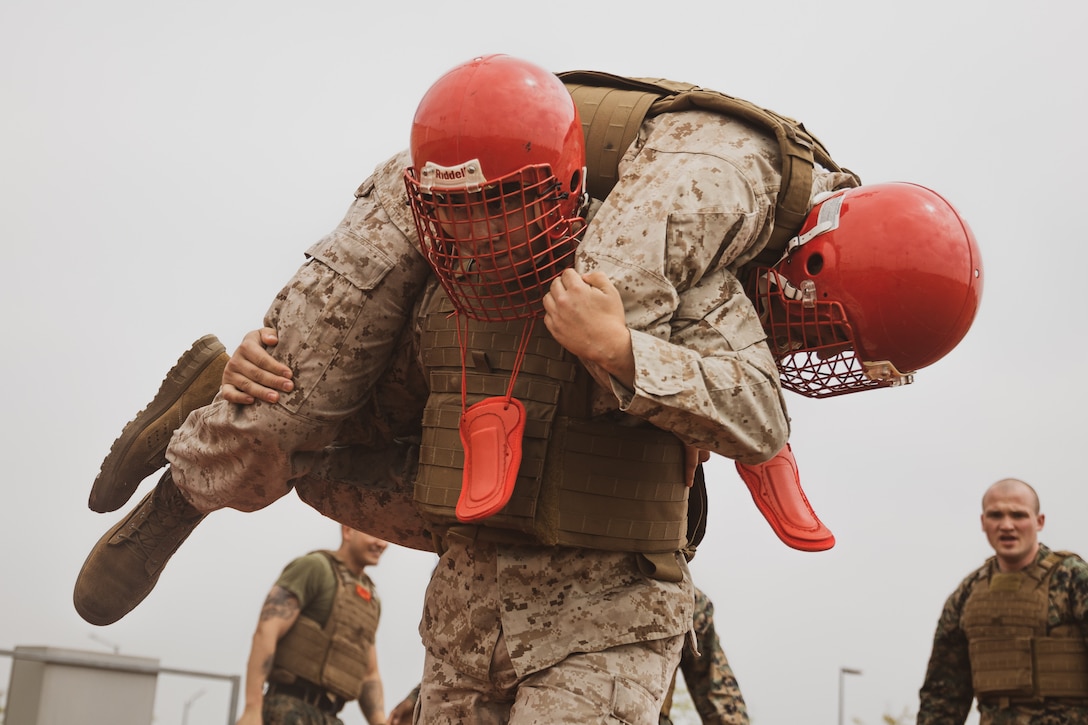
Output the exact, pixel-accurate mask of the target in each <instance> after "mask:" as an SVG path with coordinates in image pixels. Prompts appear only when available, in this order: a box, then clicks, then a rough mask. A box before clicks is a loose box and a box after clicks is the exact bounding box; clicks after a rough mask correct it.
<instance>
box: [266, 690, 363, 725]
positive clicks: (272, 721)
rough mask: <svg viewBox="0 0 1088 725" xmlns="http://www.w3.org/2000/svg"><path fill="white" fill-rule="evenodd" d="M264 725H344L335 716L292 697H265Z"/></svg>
mask: <svg viewBox="0 0 1088 725" xmlns="http://www.w3.org/2000/svg"><path fill="white" fill-rule="evenodd" d="M261 715H262V716H263V718H264V725H344V724H343V722H341V720H340V718H338V717H337V716H336V715H335V714H333V713H331V712H324V711H322V710H318V709H317V708H316V707H314V706H313V705H311V704H309V703H307V702H303V701H302V700H300V699H298V698H297V697H291V696H290V695H265V698H264V707H263V708H262V709H261Z"/></svg>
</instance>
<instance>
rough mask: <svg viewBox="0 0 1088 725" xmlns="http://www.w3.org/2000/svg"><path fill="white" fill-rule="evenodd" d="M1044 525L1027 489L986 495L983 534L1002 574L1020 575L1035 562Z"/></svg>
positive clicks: (992, 491) (994, 491)
mask: <svg viewBox="0 0 1088 725" xmlns="http://www.w3.org/2000/svg"><path fill="white" fill-rule="evenodd" d="M1044 521H1045V517H1044V515H1043V514H1040V513H1037V512H1036V510H1035V500H1034V498H1033V497H1032V495H1031V492H1030V491H1028V490H1027V489H1026V488H1022V487H1014V488H1004V489H1001V488H998V489H994V490H991V491H990V492H989V493H987V494H986V498H985V500H984V501H983V507H982V530H983V532H985V534H986V538H987V540H988V541H989V542H990V546H992V547H993V549H994V553H996V554H997V560H998V564H999V565H1000V567H1001V570H1002V571H1019V570H1020V569H1023V568H1024V567H1025V566H1027V565H1029V564H1031V563H1032V562H1033V561H1034V560H1035V554H1036V553H1037V552H1038V549H1039V532H1040V531H1041V530H1042V528H1043V522H1044Z"/></svg>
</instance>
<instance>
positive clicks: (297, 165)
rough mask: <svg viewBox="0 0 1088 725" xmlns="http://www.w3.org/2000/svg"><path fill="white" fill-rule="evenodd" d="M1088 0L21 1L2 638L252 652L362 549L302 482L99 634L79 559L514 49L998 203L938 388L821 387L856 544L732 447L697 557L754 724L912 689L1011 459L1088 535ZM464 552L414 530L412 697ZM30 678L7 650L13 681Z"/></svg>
mask: <svg viewBox="0 0 1088 725" xmlns="http://www.w3.org/2000/svg"><path fill="white" fill-rule="evenodd" d="M1086 21H1088V6H1086V5H1085V4H1084V3H1082V2H1079V1H1077V0H1064V1H1063V0H1055V1H1044V2H1035V3H1028V2H1009V1H1006V0H957V2H947V0H942V1H940V2H933V1H928V0H927V1H925V2H912V3H886V2H872V1H871V0H858V1H852V0H851V1H846V2H837V1H835V0H832V1H830V2H825V3H814V2H799V1H798V0H784V1H783V2H776V3H764V2H756V1H751V2H747V3H743V4H740V3H733V2H693V1H690V0H670V1H669V2H660V3H650V2H643V1H641V0H638V1H629V2H624V3H613V2H597V3H589V2H586V3H573V2H568V1H567V0H553V1H552V2H550V3H544V4H535V3H528V4H527V3H514V2H501V3H500V2H462V3H434V2H424V3H418V4H417V3H410V2H386V3H382V2H362V1H361V0H357V1H356V2H348V1H347V0H317V1H316V2H308V3H298V2H282V1H281V0H262V2H256V1H255V0H227V1H226V2H224V1H222V0H217V1H216V2H211V1H209V0H193V1H192V2H188V3H172V4H164V3H148V2H143V1H139V2H138V1H136V0H101V1H100V2H96V3H84V2H76V1H75V0H5V2H4V3H3V4H2V5H0V102H2V107H3V111H2V113H0V240H2V243H3V249H4V269H5V270H6V272H5V273H4V277H5V282H4V284H3V285H2V287H0V303H2V309H3V310H4V319H5V326H6V332H5V334H4V345H3V354H2V355H0V378H2V379H3V380H6V381H7V383H6V384H7V386H8V387H7V389H6V392H5V394H4V395H3V396H2V398H0V400H2V401H3V407H4V411H5V416H4V418H5V426H4V429H5V434H4V436H3V438H2V444H0V455H2V459H0V470H3V472H4V478H5V480H4V482H3V494H2V495H3V503H2V504H0V582H3V590H4V596H3V600H2V601H3V604H2V610H0V611H2V616H0V649H13V648H14V647H16V646H18V645H38V646H51V647H59V648H72V649H86V650H90V651H97V652H103V651H109V648H110V647H112V646H116V647H118V648H119V649H120V651H121V652H122V653H123V654H131V655H141V656H148V657H155V658H158V659H159V660H160V662H161V663H162V665H164V666H167V667H172V668H179V669H193V670H201V671H211V672H217V673H223V674H241V673H242V672H243V669H244V666H245V660H246V656H247V653H248V649H249V643H250V636H251V634H252V631H253V626H254V623H255V619H256V616H257V613H258V611H259V610H260V606H261V603H262V601H263V600H264V597H265V594H266V593H267V590H268V588H269V586H270V585H271V584H272V582H273V581H274V579H275V578H276V576H277V574H278V573H279V571H280V569H281V568H282V566H283V565H284V564H285V563H286V562H287V561H288V560H289V559H290V558H291V557H293V556H295V555H297V554H300V553H303V552H305V551H309V550H311V549H313V548H318V547H334V546H335V545H336V544H337V542H338V533H337V528H336V526H335V524H333V523H332V522H331V521H329V520H327V519H323V518H322V517H320V516H319V515H317V514H316V513H315V512H313V511H312V510H311V509H309V508H308V507H306V506H305V505H304V504H302V503H301V502H299V500H298V499H297V498H295V497H294V496H293V495H292V496H290V497H288V498H286V499H283V500H282V501H280V502H278V503H276V504H275V505H273V506H271V507H269V508H268V509H266V510H264V511H261V512H258V513H255V514H240V513H237V512H234V511H225V512H220V513H216V514H214V515H212V516H211V517H209V519H208V520H207V521H206V522H205V523H204V524H202V525H201V526H200V528H198V529H197V531H196V532H195V534H194V535H193V537H192V538H191V539H190V540H189V542H188V543H186V544H185V545H184V546H183V547H182V549H181V550H180V552H179V553H178V555H177V556H175V558H174V560H173V561H172V562H171V563H170V565H169V566H168V567H167V569H166V572H165V574H164V575H163V578H162V580H161V581H160V583H159V586H158V588H157V589H156V590H155V591H154V592H153V593H152V595H151V596H150V597H149V598H148V599H147V601H146V602H144V604H143V605H142V606H140V607H139V608H138V609H137V610H136V611H135V612H133V613H132V614H131V615H129V616H128V617H126V618H125V619H123V620H122V621H121V622H119V623H117V624H115V625H112V626H110V627H107V628H95V627H92V626H91V625H88V624H86V623H84V622H83V621H82V620H81V619H80V618H79V617H78V615H77V614H76V613H75V611H74V609H73V608H72V605H71V590H72V585H73V582H74V580H75V576H76V573H77V572H78V571H79V567H80V566H81V565H82V563H83V560H84V557H85V556H86V554H87V552H88V551H89V550H90V547H91V546H92V545H93V544H94V542H95V541H96V540H97V539H98V537H99V536H100V535H101V534H102V533H103V532H104V531H105V530H106V529H107V528H108V527H109V526H110V525H112V524H113V523H114V521H116V520H117V519H118V518H119V517H120V515H121V513H120V512H119V513H117V514H108V515H99V514H95V513H92V512H91V511H90V510H88V509H87V508H86V498H87V493H88V491H89V487H90V484H91V481H92V480H93V479H94V476H95V474H96V472H97V470H98V466H99V463H100V462H101V459H102V457H103V456H104V455H105V453H106V452H107V450H108V449H109V446H110V444H111V443H112V441H113V440H114V438H115V437H116V435H117V433H118V432H119V430H120V428H121V426H122V425H123V424H124V423H125V422H126V421H127V420H129V419H130V418H131V417H132V415H133V414H134V413H135V412H136V411H137V410H139V409H140V408H142V407H143V406H144V404H145V403H146V402H147V401H148V400H149V399H150V397H151V395H152V394H154V392H155V390H156V389H157V387H158V385H159V381H160V380H161V378H162V376H163V375H164V374H165V372H166V371H167V370H168V369H169V367H170V366H171V365H172V364H173V363H174V361H175V360H176V359H177V357H178V355H179V354H180V353H181V352H182V351H183V350H185V348H186V347H187V346H188V345H189V344H190V343H191V342H192V341H193V340H194V339H196V338H197V337H199V336H201V335H203V334H205V333H208V332H214V333H216V334H218V335H219V336H220V338H221V339H222V340H223V341H224V343H225V344H226V345H227V347H228V349H230V350H233V349H234V347H235V346H236V345H237V343H238V341H239V340H240V338H241V336H242V334H244V333H245V332H246V331H247V330H249V329H252V328H254V327H256V326H257V325H258V323H259V322H260V319H261V316H262V315H263V313H264V311H265V309H266V307H267V306H268V304H269V303H270V302H271V300H272V298H273V296H274V295H275V293H276V292H277V291H278V290H279V288H280V286H281V285H282V284H283V283H284V282H285V281H286V280H287V279H288V278H289V277H290V275H291V274H292V273H293V271H294V269H295V268H296V267H297V266H298V264H300V263H301V261H302V252H303V251H304V250H305V249H306V247H308V246H309V245H310V244H311V243H312V242H313V241H315V240H316V239H318V238H319V237H321V236H322V235H323V234H325V233H326V232H327V231H328V230H330V229H331V228H333V227H334V226H335V225H336V223H337V222H338V221H339V219H340V217H341V216H342V214H343V212H344V211H345V209H346V208H347V206H348V204H349V203H350V201H351V199H352V192H353V191H354V190H355V187H356V186H357V184H358V183H359V182H360V181H362V180H363V179H364V178H365V177H366V176H367V175H368V174H369V173H370V170H371V169H372V168H373V167H374V166H375V165H376V164H377V163H378V162H379V161H381V160H383V159H385V158H386V157H387V156H389V155H391V154H392V153H393V152H394V151H396V150H398V149H400V148H401V147H402V146H404V145H405V144H406V143H407V134H408V127H409V122H410V119H411V115H412V113H413V111H414V109H415V104H416V101H417V100H418V98H419V97H420V96H421V94H422V93H423V91H424V90H425V89H426V88H427V86H428V85H429V84H430V83H431V82H432V81H433V80H434V79H435V78H437V77H438V76H439V75H440V74H441V73H442V72H444V71H445V70H446V69H448V68H449V67H450V66H452V65H454V64H456V63H458V62H460V61H462V60H465V59H467V58H469V57H470V56H472V55H476V54H480V53H486V52H508V53H511V54H514V55H520V56H523V57H526V58H528V59H530V60H534V61H536V62H538V63H540V64H542V65H544V66H546V67H549V68H552V69H554V70H568V69H574V68H593V69H600V70H607V71H611V72H615V73H622V74H629V75H645V76H664V77H670V78H674V79H677V80H685V81H690V82H696V83H700V84H702V85H705V86H708V87H712V88H716V89H719V90H722V91H726V92H728V93H731V94H733V95H738V96H741V97H745V98H749V99H751V100H754V101H757V102H759V103H761V104H762V105H764V106H767V107H770V108H774V109H775V110H778V111H780V112H782V113H785V114H787V115H791V116H794V117H796V118H800V119H801V120H803V121H804V122H805V124H806V125H807V126H808V128H809V129H810V130H812V131H814V132H815V133H816V134H817V135H818V136H820V137H821V139H822V140H823V141H824V142H825V143H826V144H827V146H828V147H829V148H830V149H831V151H832V153H833V155H834V156H835V158H836V159H837V160H839V161H840V163H842V164H844V165H846V166H848V167H850V168H852V169H853V170H855V171H856V172H858V173H859V174H860V175H861V177H862V179H863V180H864V181H866V182H878V181H890V180H909V181H915V182H919V183H922V184H925V185H927V186H930V187H932V188H934V189H937V190H938V191H940V192H942V193H943V194H945V195H946V196H947V197H948V198H949V199H950V200H952V202H953V203H954V204H955V205H957V206H958V207H959V209H960V211H961V212H962V213H963V214H964V215H965V216H966V218H967V219H968V221H969V222H970V224H971V225H972V226H973V228H974V230H975V232H976V235H977V237H978V240H979V244H980V247H981V250H982V254H983V260H984V265H985V292H984V295H983V302H982V309H981V312H980V314H979V316H978V318H977V320H976V324H975V326H974V328H973V329H972V330H971V332H970V333H969V334H968V336H967V337H966V339H965V340H964V342H963V343H962V344H961V346H960V347H959V348H957V349H956V350H955V351H953V352H952V353H951V354H950V355H949V356H948V357H947V358H945V359H944V360H942V361H941V362H939V363H938V364H936V365H935V366H933V367H931V368H929V369H926V370H923V371H922V372H921V373H920V374H919V375H918V376H917V382H916V383H915V384H914V385H912V386H909V387H907V388H903V389H897V390H882V391H876V392H869V393H864V394H861V395H853V396H846V397H843V398H836V399H832V400H824V401H808V400H805V399H803V398H800V397H798V396H795V395H793V394H789V401H788V402H789V403H790V406H791V413H792V416H793V435H792V442H793V446H794V450H795V452H796V454H797V457H798V460H799V463H800V467H801V473H802V478H803V481H804V485H805V489H806V491H807V492H808V494H809V498H810V500H811V501H812V503H813V505H814V507H815V508H816V510H817V512H818V514H819V515H820V516H821V518H822V519H823V520H824V522H825V523H826V524H827V525H828V526H829V527H830V528H831V529H832V530H833V531H834V532H835V534H836V535H837V537H838V545H837V546H836V547H835V548H834V549H833V550H831V551H829V552H825V553H820V554H805V553H801V552H797V551H794V550H792V549H788V548H787V547H786V546H785V545H783V544H781V543H780V542H779V541H778V539H777V538H775V536H774V535H773V533H772V532H771V530H770V528H769V527H768V526H767V525H766V524H765V523H764V521H763V519H762V518H761V517H760V515H759V514H758V512H757V511H756V508H755V506H754V505H753V504H752V502H751V499H750V497H749V496H748V493H747V490H746V489H745V488H744V486H743V484H742V483H741V482H740V480H739V478H738V477H737V476H736V474H735V472H734V470H733V467H732V464H731V462H729V461H726V460H723V459H716V460H715V461H713V462H712V464H711V467H710V470H709V473H710V475H709V478H710V484H711V491H710V496H711V513H710V530H709V533H708V535H707V538H706V541H705V542H704V544H703V546H702V547H701V549H700V553H699V555H698V557H697V558H696V560H695V561H694V562H693V565H692V570H693V572H694V576H695V579H696V583H697V584H698V585H699V586H701V587H702V588H703V589H704V590H705V591H706V592H707V593H708V594H709V595H710V596H711V598H712V599H713V601H714V603H715V606H716V610H717V615H718V616H717V623H718V629H719V632H720V634H721V636H722V639H723V641H724V644H725V648H726V651H727V653H728V655H729V658H730V661H731V662H732V664H733V666H734V669H735V671H736V673H737V676H738V678H739V680H740V684H741V687H742V689H743V692H744V694H745V697H746V699H747V701H748V707H749V711H750V713H751V716H752V721H753V723H754V724H755V725H797V724H803V725H808V724H812V725H827V724H830V723H834V722H836V718H837V713H838V710H837V708H838V692H839V690H838V684H839V669H840V667H850V668H855V669H860V670H862V672H863V674H862V675H861V676H853V677H849V678H848V679H847V681H846V688H845V693H846V697H845V713H844V715H845V722H847V723H852V722H858V723H864V724H865V725H876V724H877V723H880V722H881V716H882V715H883V714H884V713H891V714H893V715H899V714H901V713H903V712H904V711H905V710H909V711H911V712H913V711H914V710H915V709H916V707H917V690H918V687H919V685H920V684H921V681H922V676H923V673H924V670H925V665H926V661H927V658H928V655H929V646H930V640H931V637H932V632H933V627H934V625H935V624H936V620H937V616H938V614H939V611H940V608H941V605H942V603H943V601H944V599H945V597H946V596H947V595H948V594H949V593H950V592H951V590H952V589H953V588H954V587H955V586H956V584H957V583H958V582H959V581H960V579H961V578H962V577H963V576H964V575H965V574H966V573H967V572H968V571H970V570H971V569H972V568H974V567H975V566H977V565H978V564H979V563H980V562H981V560H982V559H983V558H984V557H985V556H987V555H988V553H989V549H988V547H987V545H986V542H985V539H984V538H983V535H982V533H981V532H980V530H979V524H978V512H979V498H980V496H981V493H982V491H983V489H984V488H985V487H986V486H987V485H988V484H989V483H991V482H992V481H994V480H996V479H998V478H1002V477H1005V476H1016V477H1020V478H1023V479H1025V480H1027V481H1028V482H1030V483H1032V484H1034V485H1035V486H1036V488H1037V489H1038V490H1039V492H1040V494H1041V497H1042V501H1043V508H1044V512H1046V513H1048V514H1049V517H1048V522H1047V526H1046V529H1045V530H1044V532H1043V536H1042V538H1043V540H1044V541H1045V542H1047V543H1048V544H1049V545H1051V546H1053V547H1060V548H1067V549H1073V550H1079V551H1080V552H1081V553H1082V554H1084V553H1088V533H1086V528H1085V526H1084V514H1085V511H1086V510H1088V488H1086V487H1085V485H1084V473H1083V464H1082V461H1081V458H1080V455H1079V452H1080V451H1081V449H1082V447H1083V445H1084V433H1085V425H1084V422H1083V418H1082V417H1081V415H1082V414H1083V411H1084V410H1085V408H1086V403H1088V396H1086V393H1085V388H1084V385H1083V384H1082V382H1081V377H1082V375H1083V373H1082V369H1081V366H1082V364H1083V361H1084V360H1085V359H1086V358H1088V343H1086V341H1085V337H1084V330H1085V322H1084V318H1083V310H1084V308H1085V305H1084V284H1083V280H1082V279H1081V276H1082V274H1083V271H1084V270H1085V269H1086V268H1088V246H1086V244H1085V238H1084V237H1085V233H1084V229H1083V224H1082V216H1083V211H1082V210H1083V209H1084V208H1085V200H1084V197H1085V194H1086V193H1088V182H1086V181H1085V175H1084V169H1085V168H1086V167H1088V151H1086V144H1085V143H1084V142H1083V140H1082V129H1081V126H1082V124H1083V119H1084V118H1085V111H1086V110H1088V91H1086V87H1088V86H1086V83H1085V79H1084V73H1085V69H1086V68H1088V52H1086V51H1085V49H1084V48H1085V43H1084V39H1083V37H1082V34H1083V31H1084V28H1085V27H1088V23H1086ZM150 485H151V481H148V482H147V483H145V484H144V487H143V488H141V490H140V492H139V495H140V496H142V495H143V493H144V492H145V491H146V490H148V488H149V487H150ZM126 510H127V507H126ZM432 564H433V556H432V555H429V554H424V553H420V552H413V551H408V550H404V549H391V550H390V551H389V552H388V553H387V554H386V555H385V559H384V560H383V562H382V564H381V565H380V566H379V567H378V568H376V569H375V570H373V572H372V573H373V576H374V578H375V580H376V581H377V582H378V585H379V588H380V591H381V593H382V595H383V601H384V602H385V614H384V616H383V619H382V624H381V629H380V632H379V657H380V663H381V668H382V670H383V673H384V677H385V685H386V699H387V702H388V703H389V704H390V706H391V705H392V704H393V703H395V702H397V701H398V700H399V699H400V697H401V696H402V695H403V694H404V693H405V692H406V691H407V690H408V689H409V688H410V687H411V686H412V684H413V683H414V682H415V681H416V680H417V679H418V677H419V671H420V667H421V663H422V650H421V647H420V645H419V643H418V636H417V634H416V625H417V623H418V617H419V612H420V601H421V597H422V592H423V587H424V585H425V581H426V578H427V576H428V574H429V572H430V568H431V566H432ZM95 638H98V639H95ZM102 640H104V641H105V642H106V644H103V643H102ZM9 669H10V661H8V660H6V659H0V689H3V690H6V689H7V678H8V671H9ZM202 690H204V691H205V692H204V693H203V694H201V691H202ZM194 697H196V698H197V699H195V700H194V699H193V698H194ZM187 701H190V705H189V706H190V712H189V717H190V722H193V723H221V722H224V721H225V719H226V709H227V702H228V700H227V688H226V687H225V686H224V685H221V684H216V683H207V682H201V681H196V680H191V679H188V678H179V677H164V678H163V680H162V683H161V685H160V687H159V693H158V699H157V702H156V708H155V713H156V715H155V723H156V725H177V723H180V722H181V720H182V717H183V710H184V707H185V703H186V702H187ZM973 721H974V717H972V722H973ZM362 722H364V721H363V719H362V718H361V716H360V715H359V714H358V711H357V710H349V711H347V714H346V716H345V723H347V724H348V725H357V724H358V723H362Z"/></svg>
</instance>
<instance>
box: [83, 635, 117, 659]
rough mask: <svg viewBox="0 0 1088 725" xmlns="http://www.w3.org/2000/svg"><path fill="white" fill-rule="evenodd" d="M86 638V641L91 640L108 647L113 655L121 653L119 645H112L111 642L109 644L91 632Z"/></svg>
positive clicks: (106, 640)
mask: <svg viewBox="0 0 1088 725" xmlns="http://www.w3.org/2000/svg"><path fill="white" fill-rule="evenodd" d="M87 637H88V639H93V640H94V641H95V642H98V644H104V645H106V646H107V647H109V648H110V649H112V650H113V653H114V654H118V653H120V651H121V646H120V645H118V644H114V643H113V642H110V641H109V640H108V639H105V638H103V637H99V636H98V635H97V634H94V633H93V632H92V633H91V634H88V635H87Z"/></svg>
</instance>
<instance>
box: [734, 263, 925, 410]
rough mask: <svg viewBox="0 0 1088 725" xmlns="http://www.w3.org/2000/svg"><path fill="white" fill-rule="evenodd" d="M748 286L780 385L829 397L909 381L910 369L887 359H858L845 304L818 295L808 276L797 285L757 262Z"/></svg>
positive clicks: (911, 378)
mask: <svg viewBox="0 0 1088 725" xmlns="http://www.w3.org/2000/svg"><path fill="white" fill-rule="evenodd" d="M746 291H747V293H748V297H749V298H750V299H751V300H752V302H753V303H754V304H755V306H756V310H757V311H758V312H759V316H760V321H761V322H762V323H763V329H764V330H765V331H766V332H767V338H768V340H767V342H768V344H769V345H770V347H771V353H772V354H773V355H774V357H775V362H776V364H777V365H778V373H779V376H780V379H781V383H782V387H783V388H784V389H786V390H792V391H793V392H795V393H798V394H799V395H803V396H805V397H806V398H830V397H834V396H836V395H845V394H847V393H856V392H860V391H862V390H870V389H872V388H889V387H895V386H899V385H906V384H909V383H911V382H913V380H914V376H913V375H912V374H909V373H908V374H904V373H900V372H899V371H898V370H896V369H895V366H894V365H892V363H890V362H888V361H882V362H877V363H869V362H864V361H862V360H860V359H859V358H858V357H857V353H856V348H855V343H854V331H853V328H852V327H851V326H850V323H849V321H848V320H847V318H846V312H845V310H844V309H843V306H842V305H841V304H839V303H838V302H832V301H824V300H818V299H817V298H816V295H815V289H814V288H813V286H812V282H811V281H810V280H805V282H803V283H802V284H801V287H800V288H797V287H794V286H792V285H791V284H790V283H789V282H788V281H787V280H785V279H783V278H782V277H781V275H779V274H778V273H777V272H776V271H775V270H773V269H768V268H765V267H764V268H758V269H755V270H754V271H753V272H752V276H751V278H750V281H749V284H748V285H747V290H746Z"/></svg>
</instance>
